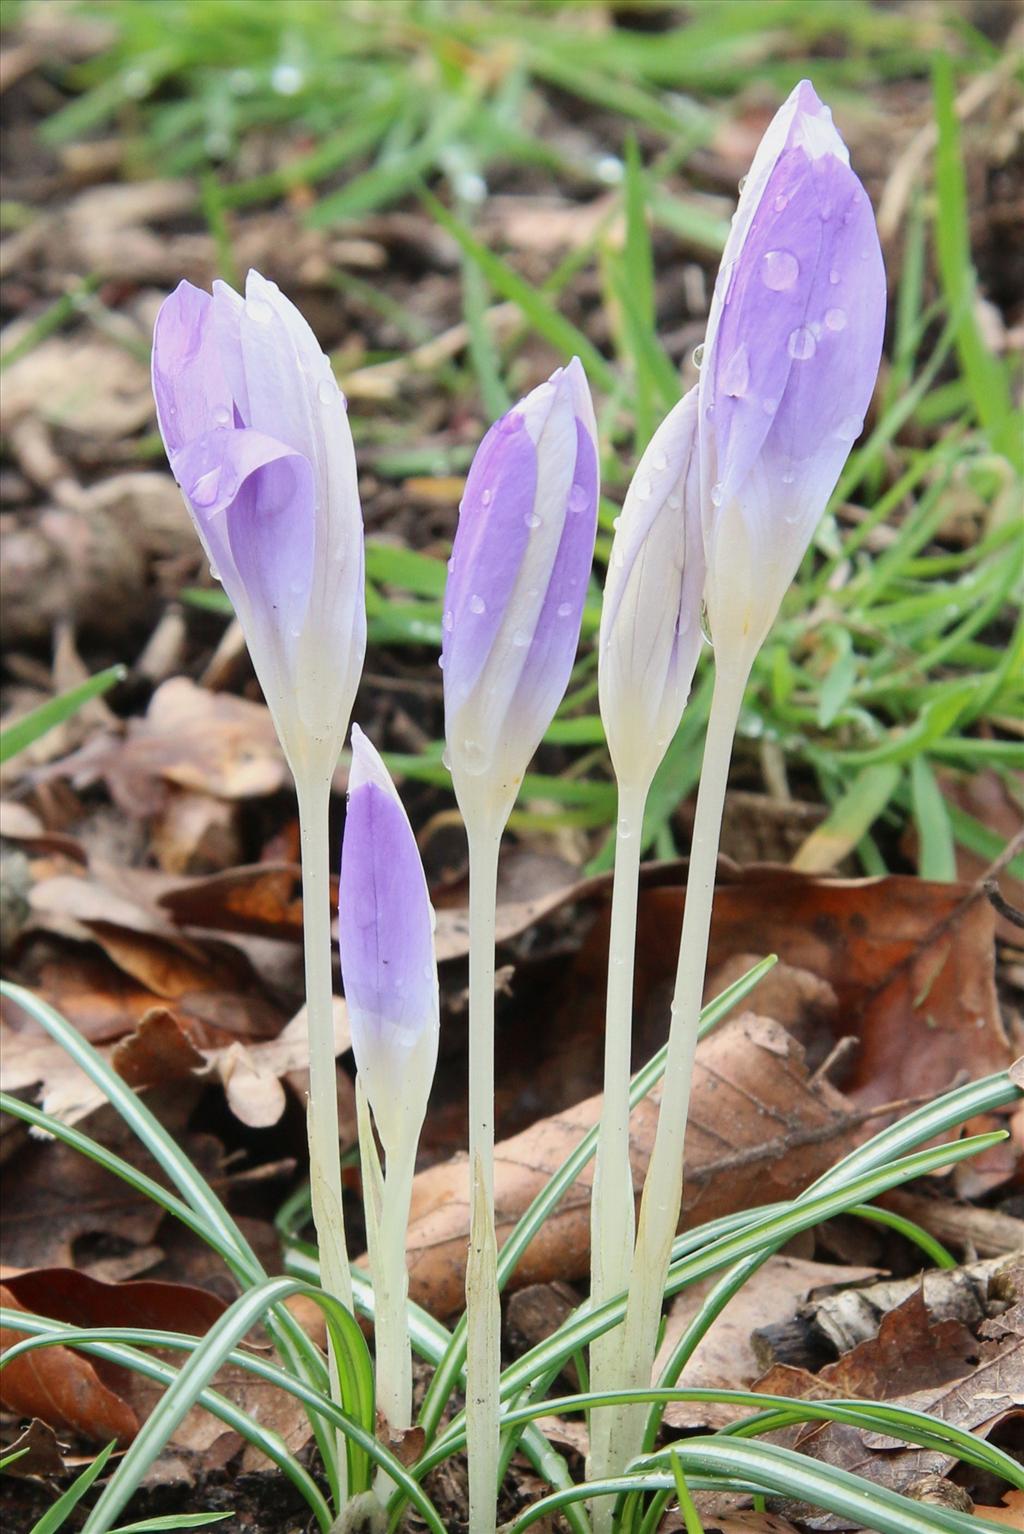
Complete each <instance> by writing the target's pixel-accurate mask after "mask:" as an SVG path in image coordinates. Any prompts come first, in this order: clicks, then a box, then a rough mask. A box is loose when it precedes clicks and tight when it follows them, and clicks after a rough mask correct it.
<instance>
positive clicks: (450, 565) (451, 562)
mask: <svg viewBox="0 0 1024 1534" xmlns="http://www.w3.org/2000/svg"><path fill="white" fill-rule="evenodd" d="M454 569H455V555H454V554H453V555H452V557H451V559H449V561H448V574H449V575H451V573H452V571H453V570H454Z"/></svg>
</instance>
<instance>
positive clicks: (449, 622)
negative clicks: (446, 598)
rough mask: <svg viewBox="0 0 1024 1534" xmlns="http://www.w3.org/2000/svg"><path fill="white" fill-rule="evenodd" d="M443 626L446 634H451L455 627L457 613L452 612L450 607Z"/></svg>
mask: <svg viewBox="0 0 1024 1534" xmlns="http://www.w3.org/2000/svg"><path fill="white" fill-rule="evenodd" d="M441 627H442V628H443V629H444V631H445V633H446V634H450V633H451V631H452V629H453V628H454V627H455V614H454V613H453V612H452V610H451V608H450V607H449V609H448V611H447V612H446V613H445V615H444V618H443V620H442V623H441Z"/></svg>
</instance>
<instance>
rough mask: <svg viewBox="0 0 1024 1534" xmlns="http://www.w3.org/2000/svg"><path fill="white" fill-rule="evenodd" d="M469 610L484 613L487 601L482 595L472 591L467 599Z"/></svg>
mask: <svg viewBox="0 0 1024 1534" xmlns="http://www.w3.org/2000/svg"><path fill="white" fill-rule="evenodd" d="M469 610H470V612H471V613H485V612H486V611H487V603H486V602H485V601H484V599H483V597H479V596H477V595H476V594H475V593H474V595H473V596H471V597H470V599H469Z"/></svg>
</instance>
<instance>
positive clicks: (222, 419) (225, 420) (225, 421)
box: [213, 405, 231, 426]
mask: <svg viewBox="0 0 1024 1534" xmlns="http://www.w3.org/2000/svg"><path fill="white" fill-rule="evenodd" d="M213 419H214V423H215V424H216V425H217V426H230V425H231V411H230V410H229V409H228V407H227V405H218V406H217V408H216V410H215V411H214V412H213Z"/></svg>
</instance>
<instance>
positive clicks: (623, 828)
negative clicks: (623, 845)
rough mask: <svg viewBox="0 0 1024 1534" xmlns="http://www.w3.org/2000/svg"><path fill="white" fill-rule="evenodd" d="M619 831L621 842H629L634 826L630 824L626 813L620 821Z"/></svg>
mask: <svg viewBox="0 0 1024 1534" xmlns="http://www.w3.org/2000/svg"><path fill="white" fill-rule="evenodd" d="M618 831H619V841H620V842H628V841H629V838H630V837H631V836H632V835H633V827H632V826H631V825H630V823H629V821H628V820H627V819H626V817H625V816H624V815H623V817H622V818H621V820H620V821H619V825H618Z"/></svg>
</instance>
